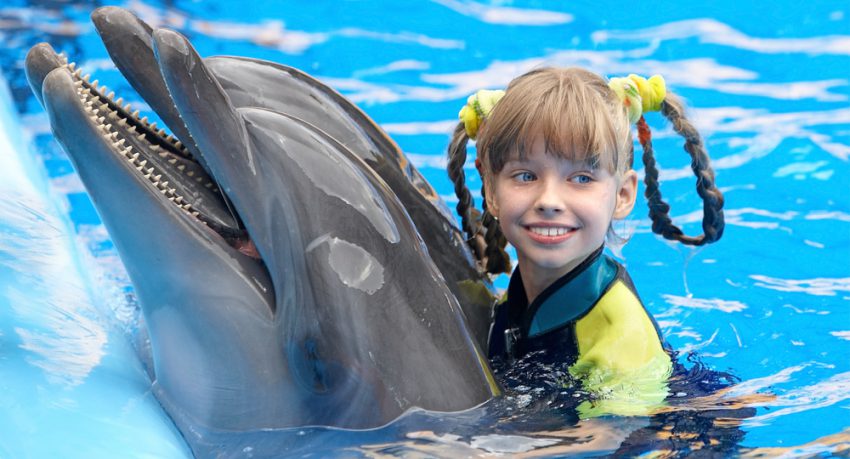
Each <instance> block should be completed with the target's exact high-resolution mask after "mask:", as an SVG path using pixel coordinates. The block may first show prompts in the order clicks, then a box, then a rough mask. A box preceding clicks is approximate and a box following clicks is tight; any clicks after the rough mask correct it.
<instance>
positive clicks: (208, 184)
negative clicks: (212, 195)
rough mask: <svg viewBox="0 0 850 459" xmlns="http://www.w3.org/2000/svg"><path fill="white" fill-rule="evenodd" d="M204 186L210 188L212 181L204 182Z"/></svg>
mask: <svg viewBox="0 0 850 459" xmlns="http://www.w3.org/2000/svg"><path fill="white" fill-rule="evenodd" d="M204 186H205V187H207V188H212V186H213V184H212V182H207V183H206V184H204Z"/></svg>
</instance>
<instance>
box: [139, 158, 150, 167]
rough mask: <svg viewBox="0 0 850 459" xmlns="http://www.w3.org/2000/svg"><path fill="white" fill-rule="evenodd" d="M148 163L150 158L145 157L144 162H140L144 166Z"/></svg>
mask: <svg viewBox="0 0 850 459" xmlns="http://www.w3.org/2000/svg"><path fill="white" fill-rule="evenodd" d="M147 163H148V160H146V159H143V160H142V162H140V163H139V166H142V167H144V166H145V164H147Z"/></svg>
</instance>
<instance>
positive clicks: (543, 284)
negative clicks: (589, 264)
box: [517, 259, 584, 304]
mask: <svg viewBox="0 0 850 459" xmlns="http://www.w3.org/2000/svg"><path fill="white" fill-rule="evenodd" d="M582 261H584V260H574V261H573V262H571V263H569V264H567V265H565V266H563V267H562V268H560V269H552V268H543V267H540V266H537V265H535V264H532V263H523V260H522V259H519V260H517V268H518V269H519V270H520V272H521V273H522V286H523V288H524V289H525V295H526V296H527V297H528V304H531V303H532V302H534V300H535V298H537V297H538V296H539V295H540V294H541V293H543V290H546V288H547V287H549V286H550V285H552V284H553V283H554V282H555V281H556V280H558V279H560V278H561V277H563V276H564V275H566V274H567V273H569V272H570V271H572V270H573V269H575V268H576V267H577V266H578V265H580V264H581V262H582Z"/></svg>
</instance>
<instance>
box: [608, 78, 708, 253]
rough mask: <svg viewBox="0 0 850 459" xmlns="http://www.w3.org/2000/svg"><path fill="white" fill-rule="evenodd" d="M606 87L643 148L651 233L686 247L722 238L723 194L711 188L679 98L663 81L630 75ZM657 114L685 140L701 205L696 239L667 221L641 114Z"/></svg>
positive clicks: (702, 151)
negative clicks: (623, 111) (617, 99)
mask: <svg viewBox="0 0 850 459" xmlns="http://www.w3.org/2000/svg"><path fill="white" fill-rule="evenodd" d="M608 86H609V87H611V89H612V90H613V91H614V93H616V94H617V96H618V97H619V98H620V100H621V101H622V102H623V105H624V106H625V108H626V114H627V115H628V117H629V120H630V121H631V122H633V123H636V124H637V129H638V140H639V142H640V145H641V147H642V148H643V164H644V166H645V175H644V183H645V184H646V192H645V194H646V199H647V201H648V203H649V217H650V218H651V219H652V231H653V232H654V233H656V234H660V235H661V236H663V237H664V238H665V239H669V240H673V241H679V242H681V243H683V244H687V245H703V244H708V243H710V242H715V241H717V240H718V239H720V236H722V235H723V227H724V220H723V194H722V193H721V192H720V190H718V189H717V186H715V184H714V170H713V169H712V168H711V165H710V164H709V159H708V154H707V153H706V151H705V147H704V146H703V143H702V138H701V137H700V135H699V132H697V130H696V128H695V127H694V126H693V124H691V122H690V121H688V119H687V118H685V115H684V112H685V110H684V106H683V105H682V102H681V101H680V100H679V98H678V97H676V96H674V95H671V94H668V93H667V88H666V85H665V83H664V79H663V78H661V76H660V75H655V76H653V77H652V78H649V79H648V80H647V79H645V78H643V77H640V76H637V75H629V76H628V77H625V78H611V79H610V81H609V83H608ZM650 111H660V112H661V114H662V115H663V116H664V117H665V118H667V120H669V121H670V124H672V125H673V130H674V131H676V133H678V134H679V135H681V136H682V137H684V138H685V151H687V152H688V154H689V155H691V169H692V170H693V171H694V175H696V177H697V193H698V194H699V196H700V198H702V202H703V217H702V230H703V234H701V235H699V236H687V235H685V234H684V233H683V232H682V230H681V228H679V227H678V226H676V225H674V224H673V220H671V219H670V205H669V204H667V203H666V202H664V199H662V197H661V190H660V187H659V184H658V167H657V166H656V162H655V152H654V151H653V149H652V131H650V129H649V125H647V124H646V120H645V119H644V118H643V113H646V112H650Z"/></svg>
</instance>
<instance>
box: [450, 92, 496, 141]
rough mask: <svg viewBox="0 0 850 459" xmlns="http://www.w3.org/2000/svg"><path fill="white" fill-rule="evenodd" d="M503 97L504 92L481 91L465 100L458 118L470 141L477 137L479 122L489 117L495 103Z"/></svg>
mask: <svg viewBox="0 0 850 459" xmlns="http://www.w3.org/2000/svg"><path fill="white" fill-rule="evenodd" d="M504 95H505V91H502V90H501V89H499V90H495V91H490V90H487V89H482V90H480V91H478V92H476V93H475V94H473V95H471V96H469V98H468V99H466V105H464V107H463V108H462V109H460V113H458V118H460V120H461V121H463V127H464V128H465V129H466V135H468V136H469V138H470V139H472V140H475V136H477V135H478V127H479V126H481V121H482V120H483V119H485V118H487V116H489V115H490V112H491V111H493V107H495V106H496V103H497V102H499V100H500V99H501V98H502V96H504Z"/></svg>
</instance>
